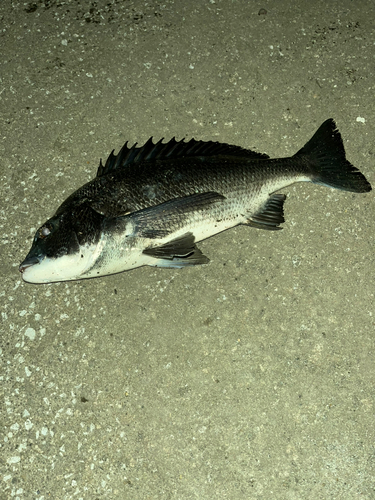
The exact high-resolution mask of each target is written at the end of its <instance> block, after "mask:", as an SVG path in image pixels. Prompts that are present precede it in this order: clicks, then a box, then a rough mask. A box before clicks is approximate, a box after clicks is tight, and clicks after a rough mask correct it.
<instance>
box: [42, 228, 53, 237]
mask: <svg viewBox="0 0 375 500" xmlns="http://www.w3.org/2000/svg"><path fill="white" fill-rule="evenodd" d="M50 234H51V230H50V228H49V227H47V226H43V227H41V228H40V229H39V236H40V238H46V237H47V236H49V235H50Z"/></svg>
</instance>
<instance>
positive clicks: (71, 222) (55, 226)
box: [19, 203, 104, 283]
mask: <svg viewBox="0 0 375 500" xmlns="http://www.w3.org/2000/svg"><path fill="white" fill-rule="evenodd" d="M103 218H104V217H103V216H102V215H101V214H99V213H98V212H96V211H95V210H93V209H92V208H91V207H90V206H89V205H88V204H86V203H83V204H80V205H79V206H78V207H67V208H65V209H64V210H63V211H59V210H58V211H57V212H56V214H55V215H54V216H53V217H52V218H51V219H48V220H47V221H46V222H45V223H44V224H43V225H42V226H41V227H40V228H39V229H38V230H37V231H36V233H35V236H34V240H33V243H32V246H31V249H30V251H29V253H28V254H27V256H26V258H25V260H24V261H23V262H22V263H21V264H20V266H19V271H20V272H21V273H22V278H23V279H24V281H27V282H29V283H51V282H56V281H70V280H75V279H79V278H80V276H81V275H82V274H84V272H85V270H87V268H88V267H90V265H91V264H92V261H93V259H94V254H95V252H96V249H97V247H98V244H99V241H100V232H101V225H102V219H103Z"/></svg>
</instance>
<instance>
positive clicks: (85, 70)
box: [0, 0, 375, 500]
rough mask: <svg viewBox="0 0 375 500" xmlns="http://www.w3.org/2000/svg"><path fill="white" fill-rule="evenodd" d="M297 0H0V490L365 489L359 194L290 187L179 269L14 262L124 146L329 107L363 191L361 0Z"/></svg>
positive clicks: (369, 262)
mask: <svg viewBox="0 0 375 500" xmlns="http://www.w3.org/2000/svg"><path fill="white" fill-rule="evenodd" d="M308 4H309V2H304V1H300V2H293V1H286V0H282V1H281V0H277V1H276V0H273V1H272V0H271V1H269V2H266V3H257V2H250V1H245V0H243V1H229V0H227V1H224V0H223V1H220V0H207V1H203V0H202V1H199V0H189V1H186V0H175V1H173V0H163V2H159V1H153V0H150V1H148V2H147V3H146V2H142V1H135V0H134V1H125V0H124V1H122V0H121V1H120V0H96V1H95V2H89V1H83V0H80V1H73V0H64V1H60V0H49V1H47V0H45V1H44V2H43V1H42V0H35V2H31V3H24V2H17V1H13V2H10V1H9V2H8V1H6V2H5V1H3V2H1V4H0V27H1V37H0V52H1V63H0V64H1V87H0V99H1V101H0V106H1V107H0V112H1V141H0V148H1V159H0V174H1V185H0V189H1V197H0V200H1V201H0V203H1V237H2V240H1V241H2V245H1V261H0V265H1V287H0V297H1V299H0V306H1V314H2V323H1V340H0V342H1V358H0V359H1V392H2V393H3V395H2V400H1V407H0V420H1V424H0V425H1V427H0V429H1V430H0V433H1V437H0V442H1V451H0V453H1V456H0V469H1V482H0V498H1V500H4V499H6V500H8V499H13V500H31V499H32V500H47V499H57V500H60V499H61V500H65V499H77V500H79V499H82V500H86V499H88V500H102V499H103V500H104V499H142V500H143V499H182V500H183V499H202V500H206V499H207V500H211V499H221V498H223V499H224V498H225V499H230V500H237V499H250V500H252V499H254V500H255V499H256V500H258V499H259V500H260V499H263V500H269V499H286V500H288V499H293V500H299V499H314V500H315V499H345V500H348V499H357V498H361V499H373V498H375V480H374V477H375V470H374V457H375V447H374V443H375V419H374V383H375V367H374V353H375V349H374V347H375V346H374V324H375V321H374V247H373V244H374V241H373V238H374V219H375V203H374V194H373V193H369V194H363V195H358V194H352V193H346V192H340V191H335V190H332V189H327V188H324V187H320V186H314V185H311V184H307V183H305V184H297V185H294V186H291V187H290V188H288V189H285V190H283V192H284V193H285V194H287V195H288V199H287V201H286V204H285V218H286V222H285V224H284V229H283V231H278V232H275V233H272V232H271V233H270V232H266V231H259V230H256V229H251V228H248V227H238V228H235V229H233V230H230V231H227V232H225V233H222V234H220V235H218V236H216V237H214V238H211V239H209V240H206V241H205V242H203V243H201V244H200V248H201V249H202V250H203V251H204V253H205V254H206V255H207V256H208V257H209V258H210V259H211V262H210V263H209V264H208V265H206V266H201V267H196V268H193V269H185V270H168V269H154V268H146V267H145V268H140V269H136V270H134V271H131V272H127V273H122V274H118V275H116V276H110V277H106V278H101V279H94V280H86V281H85V280H83V281H77V282H67V283H57V284H50V285H39V286H38V285H30V284H26V283H24V282H23V281H22V279H21V275H20V274H19V272H18V265H19V263H20V261H21V260H22V259H23V258H24V257H25V255H26V253H27V252H28V250H29V248H30V245H31V241H32V237H33V234H34V232H35V230H36V228H37V227H39V225H41V224H42V223H43V222H44V221H45V220H46V219H47V218H48V217H50V216H51V215H52V214H53V213H54V211H55V209H56V208H57V206H58V205H59V204H60V203H61V202H62V201H63V200H64V199H65V198H66V197H67V196H68V195H69V194H70V193H71V192H72V191H74V190H75V189H76V188H78V187H79V186H81V185H82V184H83V183H84V182H86V181H88V180H90V179H92V178H93V177H94V176H95V173H96V169H97V166H98V162H99V159H100V158H103V159H105V158H106V157H107V155H108V154H109V153H110V152H111V150H112V149H115V151H116V152H117V151H118V150H119V148H120V147H121V146H122V145H123V143H124V142H125V141H126V140H129V141H130V143H133V142H135V141H138V143H142V142H143V141H145V140H147V139H148V138H149V137H150V136H154V138H155V139H160V138H161V137H165V138H166V139H170V138H171V137H173V136H176V138H178V139H181V138H182V137H186V138H191V137H194V138H196V139H203V140H220V141H223V142H229V143H233V144H237V145H240V146H243V147H247V148H253V149H256V150H258V151H260V152H265V153H268V154H269V155H270V156H273V157H277V156H287V155H291V154H294V153H295V152H296V151H297V150H298V149H299V148H300V147H302V146H303V145H304V143H305V142H306V141H307V140H308V139H309V138H310V137H311V135H312V134H313V133H314V132H315V130H316V129H317V127H318V126H319V125H320V124H321V122H323V121H324V120H325V119H327V118H329V117H333V118H334V119H335V120H336V122H337V125H338V127H339V129H340V131H341V133H342V135H343V138H344V143H345V147H346V150H347V155H348V158H349V160H350V161H351V162H352V163H353V164H354V165H356V166H357V167H358V168H360V169H361V170H362V171H363V173H364V174H365V175H366V176H367V177H368V179H369V181H370V182H372V183H373V184H375V161H374V160H375V149H374V139H375V106H374V103H375V100H374V95H375V85H374V81H375V28H374V18H375V5H374V3H373V2H372V1H367V2H366V1H362V2H360V1H357V2H352V1H349V0H341V1H331V2H326V1H316V2H310V5H308ZM260 9H266V10H267V13H260V14H259V11H260Z"/></svg>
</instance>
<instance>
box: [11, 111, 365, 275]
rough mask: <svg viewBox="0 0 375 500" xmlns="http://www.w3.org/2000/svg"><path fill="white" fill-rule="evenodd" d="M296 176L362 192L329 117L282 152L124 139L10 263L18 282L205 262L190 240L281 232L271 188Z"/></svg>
mask: <svg viewBox="0 0 375 500" xmlns="http://www.w3.org/2000/svg"><path fill="white" fill-rule="evenodd" d="M299 181H310V182H314V183H315V184H322V185H325V186H329V187H333V188H337V189H343V190H345V191H353V192H356V193H365V192H368V191H370V190H371V186H370V184H369V183H368V182H367V180H366V178H365V177H364V176H363V175H362V174H361V172H359V170H357V169H356V168H355V167H354V166H353V165H351V163H349V161H347V160H346V159H345V151H344V147H343V143H342V139H341V136H340V133H339V131H338V130H337V128H336V125H335V123H334V121H333V120H332V119H329V120H327V121H325V122H324V123H323V124H322V125H321V126H320V128H319V129H318V131H317V132H316V133H315V135H314V136H313V137H312V139H310V141H309V142H308V143H307V144H306V145H305V146H304V147H303V148H302V149H300V150H299V151H298V152H297V153H296V154H295V155H294V156H291V157H289V158H277V159H270V158H269V157H268V156H267V155H264V154H260V153H256V152H254V151H250V150H247V149H243V148H241V147H238V146H231V145H228V144H220V143H218V142H203V141H195V140H194V139H191V140H190V141H188V142H185V141H184V140H182V141H179V142H176V141H175V139H172V140H170V141H169V142H167V143H166V144H163V143H162V142H161V141H159V142H158V143H156V144H153V142H152V138H151V139H149V140H148V141H147V142H146V143H145V145H144V146H142V147H139V148H137V147H136V144H135V145H134V146H132V147H131V148H128V146H127V143H126V144H125V145H124V146H123V148H122V149H121V151H120V152H119V154H118V155H117V156H115V155H114V154H113V151H112V153H111V154H110V156H109V157H108V159H107V161H106V163H105V165H104V166H103V165H102V163H101V162H100V165H99V169H98V172H97V175H96V178H95V179H94V180H92V181H90V182H88V183H87V184H85V185H84V186H82V187H81V188H79V189H78V190H77V191H75V192H74V193H73V194H72V195H70V196H69V198H67V200H65V201H64V203H63V204H62V205H61V206H60V207H59V208H58V209H57V212H56V213H55V215H54V216H53V217H52V218H51V219H49V220H47V222H45V223H44V224H43V226H42V227H41V228H39V229H38V231H37V232H36V235H35V237H34V241H33V244H32V247H31V250H30V252H29V253H28V255H27V257H26V259H25V260H24V261H23V262H22V264H21V265H20V267H19V269H20V271H21V273H22V277H23V279H24V280H25V281H28V282H30V283H49V282H52V281H67V280H77V279H82V278H93V277H97V276H104V275H108V274H113V273H119V272H121V271H125V270H127V269H133V268H135V267H139V266H144V265H148V266H157V267H174V268H179V267H185V266H192V265H196V264H205V263H207V262H208V258H207V257H206V256H205V255H203V254H202V252H201V251H200V250H199V249H198V248H197V247H196V246H195V244H196V242H198V241H201V240H204V239H205V238H209V237H210V236H213V235H214V234H217V233H220V232H221V231H224V230H225V229H229V228H231V227H234V226H237V225H238V224H246V225H248V226H252V227H256V228H259V229H281V228H280V227H279V225H280V224H281V223H282V222H284V216H283V203H284V200H285V198H286V197H285V195H283V194H274V193H275V192H276V191H278V190H279V189H282V188H284V187H286V186H289V185H290V184H293V183H294V182H299Z"/></svg>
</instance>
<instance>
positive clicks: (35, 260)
mask: <svg viewBox="0 0 375 500" xmlns="http://www.w3.org/2000/svg"><path fill="white" fill-rule="evenodd" d="M42 260H43V256H41V255H40V256H39V255H38V256H36V255H34V256H32V257H26V259H25V260H24V261H23V262H21V264H20V266H19V268H18V270H19V272H20V273H23V272H24V271H25V270H26V269H27V268H28V267H31V266H35V264H40V262H41V261H42Z"/></svg>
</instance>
